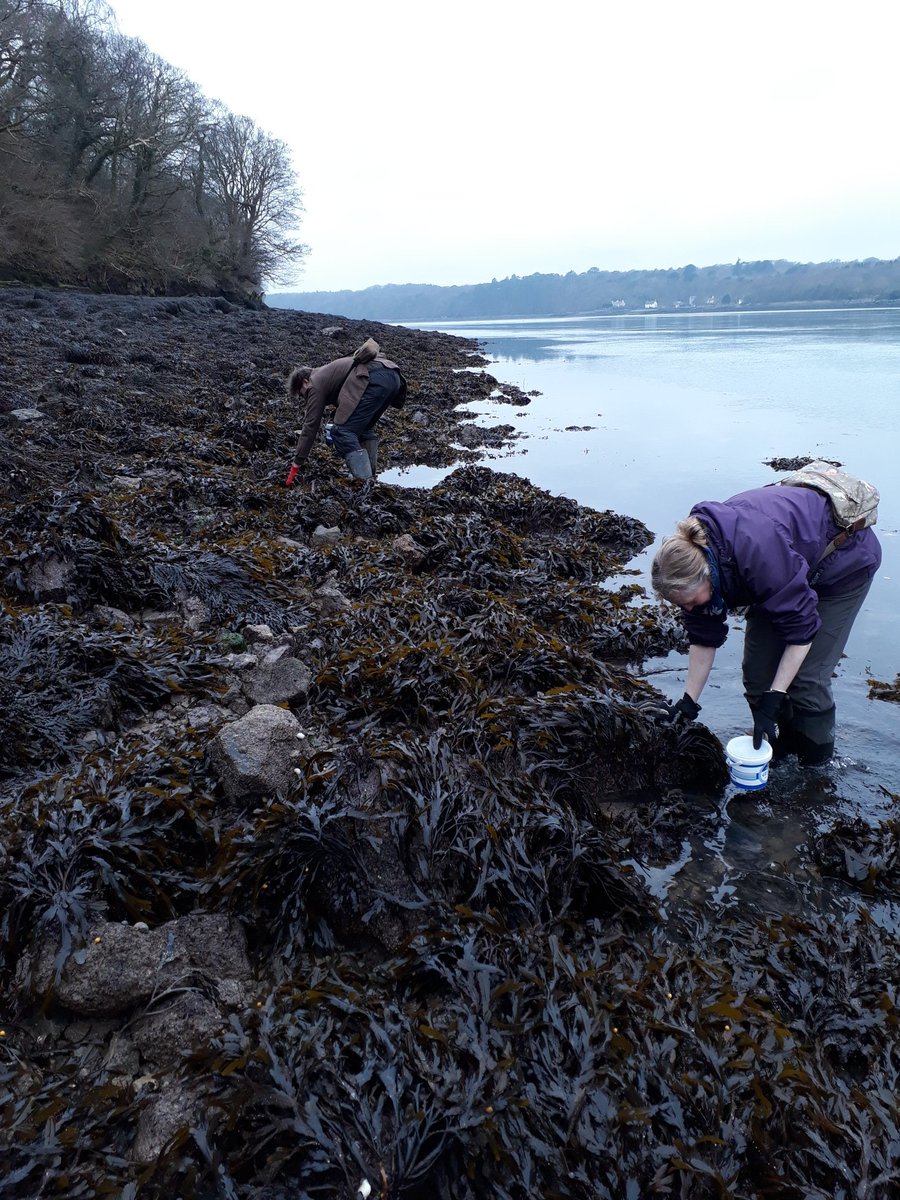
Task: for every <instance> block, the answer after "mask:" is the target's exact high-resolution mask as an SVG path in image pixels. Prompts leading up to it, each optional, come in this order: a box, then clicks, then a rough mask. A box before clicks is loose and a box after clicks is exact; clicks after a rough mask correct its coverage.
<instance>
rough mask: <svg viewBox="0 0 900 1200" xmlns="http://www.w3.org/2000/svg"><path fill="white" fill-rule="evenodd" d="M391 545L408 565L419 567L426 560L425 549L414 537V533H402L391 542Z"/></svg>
mask: <svg viewBox="0 0 900 1200" xmlns="http://www.w3.org/2000/svg"><path fill="white" fill-rule="evenodd" d="M391 547H392V548H393V550H394V552H395V553H396V555H397V556H398V558H399V559H400V560H401V562H404V563H406V565H407V566H408V567H418V566H421V564H422V563H423V562H424V561H425V551H424V550H423V549H422V547H421V546H420V545H419V543H418V542H417V541H416V540H415V539H414V538H413V536H412V534H409V533H401V534H400V535H399V536H398V537H395V538H394V540H393V541H392V542H391Z"/></svg>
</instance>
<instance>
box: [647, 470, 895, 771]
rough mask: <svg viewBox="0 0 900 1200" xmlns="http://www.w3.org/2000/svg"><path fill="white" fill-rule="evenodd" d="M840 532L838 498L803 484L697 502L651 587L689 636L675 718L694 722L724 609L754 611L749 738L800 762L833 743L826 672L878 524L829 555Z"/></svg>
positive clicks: (868, 571)
mask: <svg viewBox="0 0 900 1200" xmlns="http://www.w3.org/2000/svg"><path fill="white" fill-rule="evenodd" d="M839 532H840V530H839V529H838V526H837V524H836V523H835V520H834V515H833V512H832V509H831V504H830V502H829V500H828V498H827V497H826V496H824V495H823V494H822V493H821V492H817V491H814V490H812V489H811V488H806V487H774V486H768V487H761V488H753V489H752V490H751V491H748V492H740V493H739V494H738V495H737V496H732V497H731V499H730V500H725V501H723V502H721V503H718V502H716V501H713V500H705V501H703V502H702V503H700V504H695V505H694V507H693V508H692V509H691V513H690V516H688V517H687V518H686V519H685V520H684V521H679V523H678V526H677V527H676V530H675V533H673V534H672V535H670V536H669V537H667V538H666V539H665V540H664V541H663V544H662V546H661V547H660V549H659V551H658V552H657V554H656V557H655V559H654V560H653V568H652V581H653V587H654V590H655V591H656V592H657V594H658V595H660V596H662V597H663V598H664V599H666V600H671V601H672V602H673V603H674V604H677V605H679V607H680V608H681V610H682V620H683V622H684V625H685V628H686V630H687V633H688V638H689V640H690V650H689V652H688V673H687V680H686V683H685V693H684V695H683V696H682V698H681V699H680V700H679V701H678V702H677V703H676V704H673V705H671V706H669V709H668V712H667V716H668V718H669V719H671V720H674V721H678V720H689V721H691V720H693V719H694V718H695V717H696V716H697V714H698V713H699V712H700V705H699V703H698V701H699V698H700V693H701V692H702V691H703V688H704V686H705V684H706V681H707V679H708V678H709V673H710V670H711V668H712V665H713V660H714V658H715V656H716V650H717V649H718V647H719V646H721V645H722V643H723V642H724V641H725V638H726V636H727V634H728V611H729V609H735V608H746V609H747V630H746V635H745V638H744V660H743V676H744V693H745V695H746V697H747V702H748V704H749V705H750V711H751V713H752V714H753V744H754V746H756V747H759V745H760V744H761V742H762V738H763V736H765V737H767V738H768V739H769V741H770V742H772V744H773V750H774V751H775V753H776V755H777V756H778V757H782V756H783V755H785V754H790V753H796V754H797V755H798V757H799V760H800V762H801V763H803V764H804V765H808V766H809V765H814V764H819V763H825V762H827V761H828V760H829V759H830V758H831V756H832V753H833V752H834V696H833V694H832V690H831V676H832V672H833V671H834V668H835V666H836V665H837V662H838V659H839V658H840V657H841V654H842V653H843V650H844V646H845V645H846V642H847V638H848V636H849V634H850V629H851V626H852V625H853V622H854V620H855V618H856V615H857V613H858V612H859V610H860V608H861V607H862V605H863V601H864V600H865V598H866V593H867V592H868V590H869V587H870V586H871V583H872V576H873V575H874V574H875V572H876V571H877V569H878V566H879V564H880V563H881V546H880V545H879V542H878V538H877V537H876V536H875V533H874V532H873V530H872V529H863V530H860V531H859V532H857V533H854V534H853V535H851V536H850V537H849V538H848V539H847V540H846V541H845V542H844V543H843V545H840V546H839V547H838V548H837V549H834V550H832V551H831V553H829V554H827V555H826V556H825V557H824V558H823V557H822V554H823V551H825V550H826V548H827V547H828V546H829V543H830V542H831V541H832V539H833V538H835V537H836V536H837V535H838V533H839Z"/></svg>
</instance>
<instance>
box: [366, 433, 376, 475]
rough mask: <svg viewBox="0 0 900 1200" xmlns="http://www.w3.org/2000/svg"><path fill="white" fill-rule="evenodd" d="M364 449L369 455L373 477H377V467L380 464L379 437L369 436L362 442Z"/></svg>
mask: <svg viewBox="0 0 900 1200" xmlns="http://www.w3.org/2000/svg"><path fill="white" fill-rule="evenodd" d="M362 448H363V450H365V452H366V454H368V456H369V466H370V467H371V468H372V478H373V479H374V478H375V475H376V473H377V472H376V468H377V466H378V438H377V437H370V438H367V439H366V440H365V441H364V442H363V444H362Z"/></svg>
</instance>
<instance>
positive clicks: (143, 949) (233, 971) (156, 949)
mask: <svg viewBox="0 0 900 1200" xmlns="http://www.w3.org/2000/svg"><path fill="white" fill-rule="evenodd" d="M56 950H57V947H56V944H55V943H54V942H53V940H52V939H50V938H48V939H46V941H44V942H43V943H42V944H41V945H40V946H39V947H38V949H37V952H36V954H35V960H34V965H33V971H32V989H33V991H34V993H35V995H38V996H39V995H42V994H43V993H45V992H46V991H47V990H48V988H49V987H50V983H51V981H52V978H53V960H54V957H55V955H56ZM192 974H198V975H203V976H204V977H209V978H212V979H232V980H237V981H239V982H240V983H241V985H242V986H243V985H247V986H249V984H250V981H251V980H252V976H253V971H252V968H251V966H250V961H249V959H248V957H247V947H246V939H245V937H244V931H243V929H242V928H241V926H240V925H239V924H238V923H237V922H236V921H235V920H234V919H233V918H231V917H228V916H224V915H221V914H197V915H191V916H186V917H180V918H179V919H178V920H177V921H169V922H167V923H166V924H165V925H160V926H159V927H158V928H157V929H148V928H147V927H146V926H144V925H127V924H117V923H115V922H112V921H109V922H104V923H101V924H98V925H96V926H94V928H93V929H92V930H91V932H90V935H89V937H88V940H87V944H86V946H85V947H84V949H83V950H80V951H76V952H75V953H74V954H72V955H70V956H69V958H68V960H67V962H66V964H65V966H64V967H63V970H62V974H61V976H60V979H59V983H58V984H57V985H56V1000H57V1002H58V1003H59V1004H61V1005H62V1006H63V1007H64V1008H67V1009H69V1010H70V1011H71V1012H75V1013H79V1014H80V1015H82V1016H112V1015H113V1014H116V1013H122V1012H128V1011H129V1010H131V1009H133V1008H135V1007H137V1006H138V1005H140V1004H145V1003H146V1002H147V1001H148V1000H149V999H150V998H151V996H154V995H158V994H159V993H160V992H162V991H164V990H165V989H166V987H170V986H172V985H175V984H184V982H185V980H186V979H189V978H190V977H191V975H192Z"/></svg>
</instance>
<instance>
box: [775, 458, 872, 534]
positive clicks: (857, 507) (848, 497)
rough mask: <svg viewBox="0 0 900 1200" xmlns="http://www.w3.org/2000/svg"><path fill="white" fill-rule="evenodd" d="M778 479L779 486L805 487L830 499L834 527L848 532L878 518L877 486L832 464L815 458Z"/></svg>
mask: <svg viewBox="0 0 900 1200" xmlns="http://www.w3.org/2000/svg"><path fill="white" fill-rule="evenodd" d="M778 482H779V483H780V484H781V485H782V486H783V487H807V488H813V489H814V490H815V491H817V492H822V493H823V494H824V495H826V496H827V497H828V499H829V500H830V501H831V507H832V509H833V510H834V519H835V521H836V522H837V524H838V526H839V527H840V528H841V529H843V530H845V531H846V532H847V533H848V534H850V533H856V531H857V530H858V529H865V528H866V527H867V526H869V525H874V524H875V522H876V521H877V520H878V501H879V499H880V497H879V495H878V489H877V488H876V487H874V486H873V485H872V484H871V483H867V482H866V481H865V480H864V479H857V477H856V476H855V475H851V474H850V472H849V471H844V470H842V469H841V468H840V467H836V466H835V465H834V464H833V463H830V462H823V461H822V460H821V459H817V460H816V461H815V462H811V463H807V465H806V466H805V467H801V468H800V470H799V471H792V472H791V473H790V475H785V477H784V479H779V480H778Z"/></svg>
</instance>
